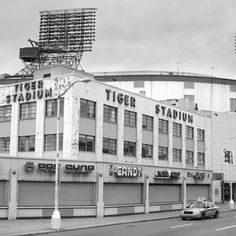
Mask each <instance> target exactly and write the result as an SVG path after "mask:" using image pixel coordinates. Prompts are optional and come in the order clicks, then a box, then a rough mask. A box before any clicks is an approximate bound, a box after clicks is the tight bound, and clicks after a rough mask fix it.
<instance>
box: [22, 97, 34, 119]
mask: <svg viewBox="0 0 236 236" xmlns="http://www.w3.org/2000/svg"><path fill="white" fill-rule="evenodd" d="M36 106H37V104H36V101H34V102H25V103H20V111H19V112H20V114H19V119H20V120H29V119H36V113H37V107H36ZM23 111H24V113H23ZM23 116H24V117H23Z"/></svg>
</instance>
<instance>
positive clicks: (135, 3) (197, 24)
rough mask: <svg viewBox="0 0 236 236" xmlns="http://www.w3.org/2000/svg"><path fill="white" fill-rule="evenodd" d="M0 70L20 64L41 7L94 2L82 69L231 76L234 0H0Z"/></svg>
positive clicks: (234, 69)
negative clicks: (93, 30)
mask: <svg viewBox="0 0 236 236" xmlns="http://www.w3.org/2000/svg"><path fill="white" fill-rule="evenodd" d="M0 3H1V5H0V6H1V7H0V32H1V33H0V74H2V73H8V74H12V75H13V74H15V73H17V72H18V71H19V70H21V69H22V68H23V67H24V64H23V63H22V62H21V60H20V59H19V49H20V48H22V47H30V43H29V42H28V39H29V38H30V39H32V40H35V41H38V39H39V23H40V14H39V13H40V11H44V10H56V9H72V8H87V7H88V8H90V7H92V8H97V15H96V36H95V38H96V40H95V42H94V43H93V51H92V52H85V53H84V54H83V57H82V61H81V66H82V68H83V69H84V70H85V71H86V72H108V71H178V70H179V71H181V72H191V73H198V74H206V75H214V76H221V77H226V78H232V79H236V54H235V38H234V36H235V35H236V1H235V0H197V1H196V0H1V1H0Z"/></svg>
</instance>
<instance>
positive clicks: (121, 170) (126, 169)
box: [109, 165, 143, 177]
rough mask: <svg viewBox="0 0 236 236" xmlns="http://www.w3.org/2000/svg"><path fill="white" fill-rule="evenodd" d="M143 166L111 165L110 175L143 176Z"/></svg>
mask: <svg viewBox="0 0 236 236" xmlns="http://www.w3.org/2000/svg"><path fill="white" fill-rule="evenodd" d="M142 172H143V168H142V167H138V166H129V165H116V166H113V165H110V169H109V175H110V176H113V175H115V176H117V177H142V175H143V173H142Z"/></svg>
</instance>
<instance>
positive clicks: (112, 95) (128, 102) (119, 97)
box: [106, 89, 135, 107]
mask: <svg viewBox="0 0 236 236" xmlns="http://www.w3.org/2000/svg"><path fill="white" fill-rule="evenodd" d="M106 95H107V101H111V100H112V101H113V102H116V101H117V102H118V103H119V104H124V105H125V106H130V107H135V97H132V96H129V95H127V94H124V93H117V92H116V91H111V90H110V89H106Z"/></svg>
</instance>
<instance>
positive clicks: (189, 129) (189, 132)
mask: <svg viewBox="0 0 236 236" xmlns="http://www.w3.org/2000/svg"><path fill="white" fill-rule="evenodd" d="M186 138H187V139H193V127H191V126H186Z"/></svg>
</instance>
